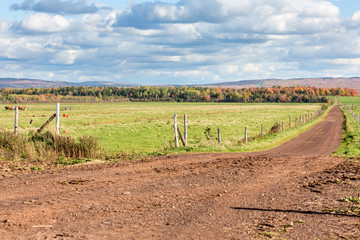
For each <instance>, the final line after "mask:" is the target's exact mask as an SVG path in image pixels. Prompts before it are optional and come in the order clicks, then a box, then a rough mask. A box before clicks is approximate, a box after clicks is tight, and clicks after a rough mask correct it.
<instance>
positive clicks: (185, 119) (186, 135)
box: [184, 114, 188, 147]
mask: <svg viewBox="0 0 360 240" xmlns="http://www.w3.org/2000/svg"><path fill="white" fill-rule="evenodd" d="M187 139H188V134H187V114H184V140H185V147H186V146H187Z"/></svg>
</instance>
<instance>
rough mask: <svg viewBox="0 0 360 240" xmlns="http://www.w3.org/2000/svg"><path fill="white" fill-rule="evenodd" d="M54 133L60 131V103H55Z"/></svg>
mask: <svg viewBox="0 0 360 240" xmlns="http://www.w3.org/2000/svg"><path fill="white" fill-rule="evenodd" d="M56 133H57V134H59V133H60V103H57V104H56Z"/></svg>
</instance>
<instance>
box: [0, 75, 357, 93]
mask: <svg viewBox="0 0 360 240" xmlns="http://www.w3.org/2000/svg"><path fill="white" fill-rule="evenodd" d="M66 86H74V87H79V86H83V87H104V86H115V87H135V86H140V84H129V83H114V82H108V81H88V82H80V83H78V82H76V83H75V82H65V81H45V80H40V79H26V78H0V88H10V87H11V88H31V87H33V88H49V87H66ZM154 86H166V87H169V86H182V85H168V84H166V85H154ZM192 86H193V85H192ZM196 86H202V87H229V88H248V87H273V86H283V87H291V86H314V87H323V88H333V87H342V88H353V89H356V90H357V91H358V92H359V93H360V77H352V78H294V79H262V80H243V81H236V82H222V83H214V84H202V85H196Z"/></svg>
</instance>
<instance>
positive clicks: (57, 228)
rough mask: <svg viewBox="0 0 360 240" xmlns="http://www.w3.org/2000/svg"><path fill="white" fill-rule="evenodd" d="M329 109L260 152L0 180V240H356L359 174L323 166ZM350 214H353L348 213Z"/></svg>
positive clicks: (335, 136)
mask: <svg viewBox="0 0 360 240" xmlns="http://www.w3.org/2000/svg"><path fill="white" fill-rule="evenodd" d="M341 127H342V115H341V112H340V110H339V109H338V108H337V107H335V108H333V109H332V110H331V111H330V113H329V115H328V116H327V117H326V119H325V120H324V121H323V122H322V123H320V124H318V125H317V126H315V127H313V128H312V129H311V130H310V131H308V132H306V133H304V134H302V135H300V136H299V137H297V138H295V139H293V140H291V141H289V142H287V143H285V144H284V145H282V146H280V147H278V148H275V149H272V150H269V151H265V152H258V153H248V154H235V153H233V154H192V155H178V156H167V157H160V158H155V159H151V160H147V161H142V162H134V163H129V162H127V163H121V164H108V165H81V166H76V167H69V168H66V169H63V170H56V171H51V172H41V173H32V174H27V175H13V176H0V192H1V195H0V239H270V238H272V239H280V238H281V239H360V238H359V236H360V231H359V220H360V217H359V213H358V212H357V210H356V208H354V207H353V206H354V205H353V204H352V203H349V202H341V201H338V200H339V199H341V198H345V197H346V196H353V195H356V194H359V192H358V190H359V189H360V165H359V164H358V163H353V162H349V161H347V160H344V159H342V158H337V157H330V156H328V154H330V153H331V152H333V151H334V150H335V149H336V148H337V147H338V145H339V142H340V138H341ZM349 210H352V212H349Z"/></svg>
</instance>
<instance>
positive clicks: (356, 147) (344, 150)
mask: <svg viewBox="0 0 360 240" xmlns="http://www.w3.org/2000/svg"><path fill="white" fill-rule="evenodd" d="M340 109H341V111H342V113H343V115H344V125H343V136H342V141H341V145H340V147H339V149H338V150H337V151H336V152H335V153H334V154H333V155H335V156H340V157H346V158H349V159H357V160H359V159H360V124H359V123H358V122H356V121H355V120H354V118H353V117H352V115H351V114H350V113H349V112H348V111H347V110H346V109H344V108H340Z"/></svg>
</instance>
